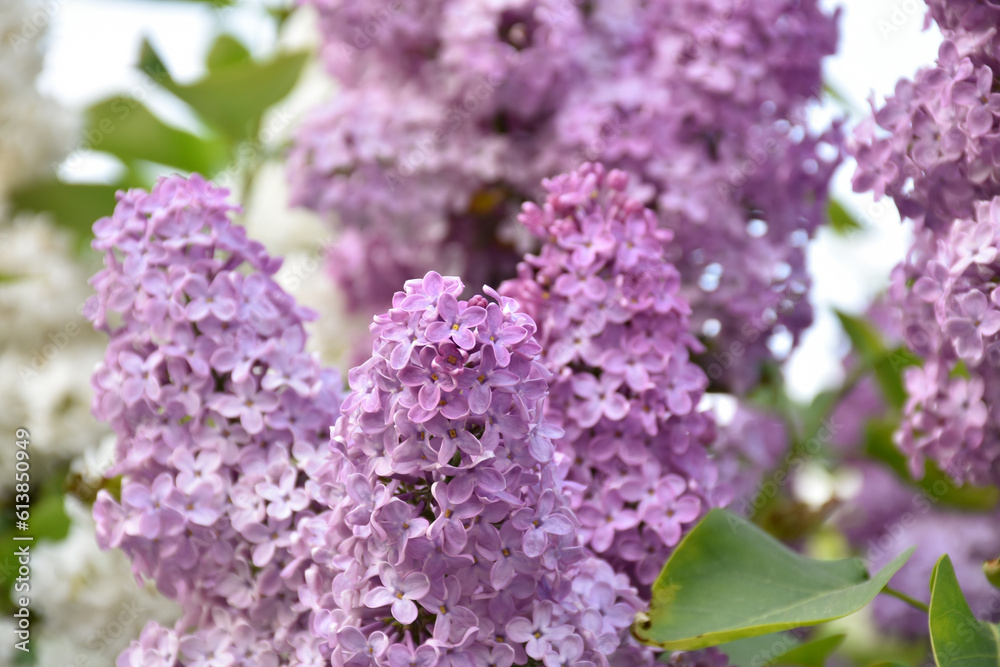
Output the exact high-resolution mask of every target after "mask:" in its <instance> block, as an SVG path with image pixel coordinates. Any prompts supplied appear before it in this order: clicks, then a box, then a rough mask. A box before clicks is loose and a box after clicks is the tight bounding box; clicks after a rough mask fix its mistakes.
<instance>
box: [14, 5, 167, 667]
mask: <svg viewBox="0 0 1000 667" xmlns="http://www.w3.org/2000/svg"><path fill="white" fill-rule="evenodd" d="M64 1H65V0H0V322H3V326H2V327H0V405H3V407H4V409H3V410H2V411H0V433H4V434H8V437H13V435H12V434H13V433H15V431H16V429H18V428H26V429H28V430H29V431H30V433H31V480H32V482H33V483H34V484H36V485H37V487H40V486H41V485H42V484H43V483H45V482H46V480H47V479H50V478H51V475H53V474H57V475H64V474H65V472H66V470H65V467H64V466H65V465H66V464H67V463H71V465H72V467H73V469H74V471H75V472H76V473H77V474H78V475H79V476H80V477H81V478H82V479H83V480H84V481H85V482H86V483H88V484H91V485H96V484H97V483H98V482H99V479H100V476H101V473H102V472H103V470H104V469H105V468H106V467H107V462H109V461H111V460H112V455H111V453H110V452H109V451H107V450H108V449H109V448H113V446H114V439H113V437H112V436H111V435H110V434H109V433H108V429H107V428H106V427H105V426H104V425H102V424H100V423H99V422H97V421H96V420H95V419H94V418H93V417H92V416H91V414H90V401H91V389H90V374H91V371H92V370H93V368H94V366H95V365H96V364H97V362H98V361H99V360H100V359H101V358H102V356H103V354H104V347H105V340H104V339H103V337H102V336H99V335H98V334H97V333H96V332H94V331H93V329H92V328H91V327H90V325H89V323H88V322H87V321H86V320H85V319H84V318H83V317H82V315H81V312H82V306H83V303H84V301H85V300H86V299H87V297H88V296H89V295H90V294H92V289H91V287H90V286H89V284H88V282H87V281H88V278H89V276H90V275H92V274H93V273H94V266H91V265H88V263H87V262H86V260H84V259H82V258H81V256H80V254H79V253H78V252H76V250H75V249H74V248H73V246H72V243H71V239H70V236H69V234H68V233H67V232H66V231H65V230H62V229H59V228H58V227H56V226H55V225H54V224H53V223H51V222H50V221H49V220H47V219H46V218H45V217H43V216H34V215H19V216H17V218H16V219H14V218H12V216H11V215H10V212H9V208H8V206H7V203H8V199H9V195H10V193H11V190H12V189H14V188H15V187H17V186H19V185H22V184H25V183H29V182H31V180H32V179H35V178H38V177H41V176H44V175H45V174H48V173H51V172H52V168H53V166H54V165H55V164H56V163H58V161H60V160H61V159H63V158H64V157H65V155H66V153H67V151H68V149H69V148H70V146H71V141H72V138H73V136H74V134H75V132H74V121H73V119H72V116H71V115H70V113H69V112H68V111H66V110H65V109H63V108H61V107H60V106H58V105H57V104H56V103H55V102H54V101H53V100H51V99H48V98H46V97H45V96H43V95H41V94H40V93H39V92H38V90H37V88H36V80H37V78H38V75H39V74H40V72H41V69H42V61H43V52H42V50H41V47H42V44H43V38H44V34H45V32H46V29H47V27H48V24H49V22H50V21H51V19H52V18H53V16H54V14H55V13H56V12H57V11H58V9H59V6H60V5H61V3H62V2H64ZM93 260H94V262H95V263H97V262H99V258H98V257H97V256H96V255H95V256H94V258H93ZM102 442H103V444H102ZM13 452H14V450H13V449H12V448H11V447H6V446H5V447H3V448H2V449H0V499H2V498H7V497H9V496H10V494H12V493H13V484H14V460H13ZM37 487H36V488H37ZM36 500H37V498H36ZM66 505H67V511H69V513H70V519H71V528H70V533H69V535H68V537H67V538H66V539H65V540H62V541H59V542H45V541H40V542H39V543H38V546H37V547H36V549H35V550H34V552H33V558H32V582H31V583H32V591H33V595H32V597H31V606H32V609H33V611H35V612H36V613H37V614H39V618H41V619H43V620H42V622H40V623H39V624H38V625H37V626H34V627H33V634H32V642H31V643H32V647H33V649H32V650H33V652H35V653H36V656H35V657H36V658H37V664H41V665H46V666H52V667H56V666H59V667H61V666H62V665H73V666H74V667H79V666H80V665H107V664H110V663H112V662H113V661H114V657H115V656H116V655H117V654H118V653H119V652H120V651H121V650H122V649H123V648H124V647H125V646H127V645H128V643H129V642H130V641H131V640H132V639H134V638H135V637H136V636H138V634H139V632H140V631H141V629H142V627H143V626H144V625H145V623H146V621H147V620H149V619H151V618H155V619H157V620H159V621H161V622H167V623H169V622H170V621H172V620H173V619H174V618H176V615H177V613H178V611H177V609H176V607H175V605H173V604H172V603H169V602H168V601H166V600H164V599H163V598H162V597H161V596H160V595H158V594H157V593H156V592H155V590H153V589H152V587H151V586H150V585H147V586H145V587H143V586H141V585H138V584H137V583H136V581H135V579H134V578H133V576H132V575H131V573H130V572H129V567H128V562H127V561H126V559H125V557H124V556H123V555H122V554H121V553H119V552H102V551H101V550H100V549H99V548H98V547H97V542H96V540H95V536H94V524H93V520H92V519H91V517H90V510H89V508H88V507H85V506H83V505H82V504H81V503H80V502H78V501H76V500H75V499H73V498H69V499H67V503H66ZM12 629H13V626H12V624H11V619H9V618H5V619H2V620H0V634H3V635H4V636H7V637H11V636H13V633H12V632H11V630H12ZM13 652H14V651H12V642H10V641H6V642H3V644H2V645H0V664H4V665H6V664H13V662H12V661H13V659H14V656H13Z"/></svg>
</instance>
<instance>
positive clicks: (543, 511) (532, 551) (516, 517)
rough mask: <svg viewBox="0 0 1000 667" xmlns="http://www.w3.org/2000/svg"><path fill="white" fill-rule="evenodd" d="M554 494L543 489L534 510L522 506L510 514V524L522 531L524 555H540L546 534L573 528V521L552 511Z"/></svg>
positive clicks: (556, 533) (565, 531) (555, 533)
mask: <svg viewBox="0 0 1000 667" xmlns="http://www.w3.org/2000/svg"><path fill="white" fill-rule="evenodd" d="M555 502H556V501H555V494H554V493H553V492H552V491H551V490H547V491H545V492H544V493H543V494H542V496H541V498H539V500H538V506H537V507H536V508H535V509H534V511H532V510H530V509H528V508H523V509H519V510H517V511H516V512H514V514H512V515H511V525H512V526H514V527H515V528H517V529H518V530H523V531H524V539H523V540H522V543H521V546H522V548H523V549H524V553H525V555H526V556H531V557H534V556H540V555H541V554H542V552H543V551H544V550H545V545H546V535H566V534H568V533H569V532H570V531H571V530H573V522H572V521H571V520H570V519H569V518H568V517H566V516H564V515H562V514H558V513H555V512H553V509H554V508H555Z"/></svg>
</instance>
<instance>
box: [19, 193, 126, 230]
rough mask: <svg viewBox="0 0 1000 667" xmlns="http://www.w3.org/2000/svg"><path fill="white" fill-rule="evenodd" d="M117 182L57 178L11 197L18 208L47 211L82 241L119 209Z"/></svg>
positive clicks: (20, 209)
mask: <svg viewBox="0 0 1000 667" xmlns="http://www.w3.org/2000/svg"><path fill="white" fill-rule="evenodd" d="M117 190H118V188H117V187H116V186H114V185H94V184H89V183H62V182H60V181H56V180H49V181H41V182H37V183H33V184H31V185H29V186H27V187H25V188H22V189H20V190H17V191H16V192H14V193H13V195H12V196H11V201H12V202H13V204H14V208H15V209H16V210H18V211H39V212H41V211H45V212H48V213H50V214H51V215H52V217H53V218H54V219H55V221H56V222H57V223H58V224H59V225H61V226H63V227H65V228H66V229H69V230H70V231H72V232H73V233H75V234H76V235H77V237H78V238H79V239H81V240H85V241H89V240H90V239H91V238H93V226H94V223H95V222H97V220H98V219H100V218H103V217H105V216H108V215H111V214H112V212H114V210H115V192H116V191H117Z"/></svg>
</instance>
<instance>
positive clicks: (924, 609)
mask: <svg viewBox="0 0 1000 667" xmlns="http://www.w3.org/2000/svg"><path fill="white" fill-rule="evenodd" d="M881 592H882V593H885V594H887V595H891V596H892V597H894V598H898V599H900V600H902V601H903V602H905V603H906V604H908V605H910V606H911V607H914V608H916V609H919V610H920V611H922V612H924V613H927V612H929V611H930V610H931V609H930V607H928V606H927V605H925V604H924V603H923V602H921V601H920V600H917V599H915V598H911V597H910V596H909V595H907V594H906V593H903V592H902V591H897V590H896V589H895V588H891V587H889V586H886V587H885V588H883V589H882V591H881Z"/></svg>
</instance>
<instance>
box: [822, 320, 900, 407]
mask: <svg viewBox="0 0 1000 667" xmlns="http://www.w3.org/2000/svg"><path fill="white" fill-rule="evenodd" d="M834 312H835V313H836V315H837V319H838V320H840V326H841V328H843V330H844V333H846V334H847V337H848V338H849V339H850V340H851V346H852V347H853V348H854V350H855V351H856V352H857V353H858V357H859V358H860V360H861V363H862V364H864V365H865V366H866V367H868V368H870V369H871V370H872V372H873V373H874V375H875V380H876V381H877V382H878V384H879V388H880V389H881V390H882V395H883V396H884V397H885V399H886V401H888V403H889V405H891V406H892V407H894V408H897V409H899V408H902V407H903V403H904V402H905V401H906V389H905V388H904V386H903V375H902V373H903V369H904V368H906V367H908V366H912V365H914V364H916V363H918V362H919V358H918V357H917V356H916V355H914V354H913V353H912V352H910V351H909V350H907V349H906V348H895V349H888V348H887V347H886V345H885V342H884V341H883V340H882V334H881V333H880V332H879V330H878V329H877V328H876V327H875V326H873V325H872V324H871V323H870V322H867V321H866V320H864V319H863V318H860V317H855V316H853V315H849V314H847V313H844V312H842V311H839V310H837V311H834Z"/></svg>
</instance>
